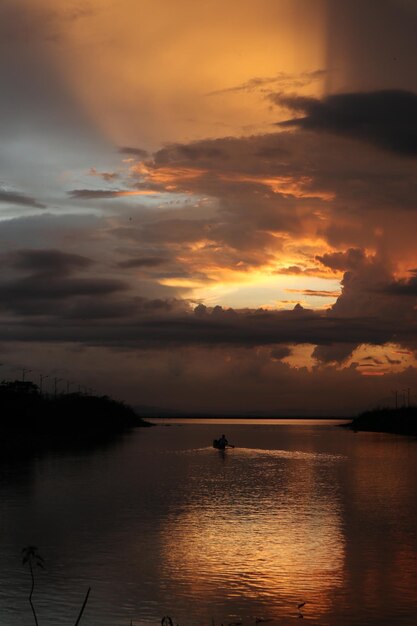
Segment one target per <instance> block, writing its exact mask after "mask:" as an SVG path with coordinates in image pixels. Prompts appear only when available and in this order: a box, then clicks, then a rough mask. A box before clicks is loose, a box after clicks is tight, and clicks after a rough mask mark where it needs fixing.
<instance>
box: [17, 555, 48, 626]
mask: <svg viewBox="0 0 417 626" xmlns="http://www.w3.org/2000/svg"><path fill="white" fill-rule="evenodd" d="M22 563H23V565H26V563H28V564H29V570H30V577H31V580H32V586H31V588H30V593H29V604H30V606H31V608H32V613H33V617H34V619H35V624H36V626H39V625H38V618H37V616H36V611H35V607H34V606H33V602H32V595H33V591H34V589H35V574H34V572H33V568H34V567H40V568H42V569H44V563H45V561H44V560H43V558H42V557H41V555H40V554H39V553H38V548H37V547H36V546H26V548H23V549H22Z"/></svg>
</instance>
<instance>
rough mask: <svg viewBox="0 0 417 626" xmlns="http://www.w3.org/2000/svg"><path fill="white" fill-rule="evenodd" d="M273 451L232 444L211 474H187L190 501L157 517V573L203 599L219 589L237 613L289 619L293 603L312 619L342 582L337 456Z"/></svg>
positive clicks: (213, 597) (210, 600) (324, 608)
mask: <svg viewBox="0 0 417 626" xmlns="http://www.w3.org/2000/svg"><path fill="white" fill-rule="evenodd" d="M271 452H272V451H267V450H251V451H248V450H245V449H243V450H235V451H233V453H232V454H229V456H228V457H227V458H224V459H223V460H222V459H221V458H220V457H219V458H218V459H216V460H217V461H218V468H217V472H216V474H217V475H214V476H207V475H205V474H204V472H203V474H199V475H197V476H195V477H193V478H191V479H190V480H191V484H190V497H189V498H188V500H186V502H185V504H184V506H183V508H182V510H181V511H178V509H177V508H175V509H173V510H172V511H171V514H170V515H169V516H168V517H167V519H166V520H165V523H164V527H163V531H162V545H161V551H162V554H163V562H164V570H165V572H164V575H165V576H166V577H168V578H169V579H172V580H175V581H176V585H180V586H181V588H182V589H183V593H189V594H190V595H192V596H193V597H196V596H197V597H201V599H202V601H203V602H204V603H210V604H215V602H216V598H219V597H222V598H223V599H224V597H225V595H226V597H227V599H228V600H229V601H230V602H231V603H232V605H234V610H235V614H236V616H237V617H239V618H242V619H244V618H247V617H248V615H244V614H243V612H245V611H246V610H247V611H254V610H256V612H257V615H252V617H256V616H258V617H259V616H262V617H264V618H265V617H268V618H272V617H276V618H278V616H279V617H280V618H282V617H283V616H284V615H288V616H289V615H293V616H294V614H296V613H297V608H296V605H297V604H298V603H299V602H301V601H306V606H305V609H304V611H305V612H306V614H307V613H308V615H309V616H310V617H316V618H318V617H320V616H321V615H323V614H324V613H326V612H327V611H328V610H329V605H330V603H331V602H332V598H333V595H334V591H335V590H336V589H338V588H340V587H341V586H342V585H343V577H344V561H345V541H344V536H343V530H342V522H341V512H340V503H339V498H338V493H337V489H335V487H334V482H333V481H332V474H333V470H334V468H335V466H336V465H337V464H339V463H340V461H341V460H342V457H336V456H334V457H332V456H331V455H325V454H321V455H320V454H314V453H302V452H295V453H290V452H288V451H279V450H277V451H273V453H271ZM201 454H202V455H203V456H206V455H207V452H206V454H204V451H201ZM196 483H199V485H200V488H197V485H196Z"/></svg>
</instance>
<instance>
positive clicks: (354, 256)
mask: <svg viewBox="0 0 417 626" xmlns="http://www.w3.org/2000/svg"><path fill="white" fill-rule="evenodd" d="M316 259H317V260H318V261H320V263H322V264H323V265H325V266H326V267H329V268H330V269H332V270H335V271H346V270H352V269H355V268H356V267H358V266H359V265H360V264H362V263H363V262H364V261H365V259H366V255H365V252H364V251H363V250H361V249H360V248H349V250H346V251H345V252H331V253H326V254H323V255H316Z"/></svg>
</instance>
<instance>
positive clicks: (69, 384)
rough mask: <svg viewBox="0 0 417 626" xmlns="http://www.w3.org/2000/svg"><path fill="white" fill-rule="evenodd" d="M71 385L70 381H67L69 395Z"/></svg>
mask: <svg viewBox="0 0 417 626" xmlns="http://www.w3.org/2000/svg"><path fill="white" fill-rule="evenodd" d="M72 384H73V382H72V381H71V380H67V394H68V393H69V390H70V387H71V385H72Z"/></svg>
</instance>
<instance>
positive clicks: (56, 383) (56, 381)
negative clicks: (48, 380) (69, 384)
mask: <svg viewBox="0 0 417 626" xmlns="http://www.w3.org/2000/svg"><path fill="white" fill-rule="evenodd" d="M61 380H62V378H56V377H55V378H54V398H56V391H57V387H58V383H59V382H61Z"/></svg>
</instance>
